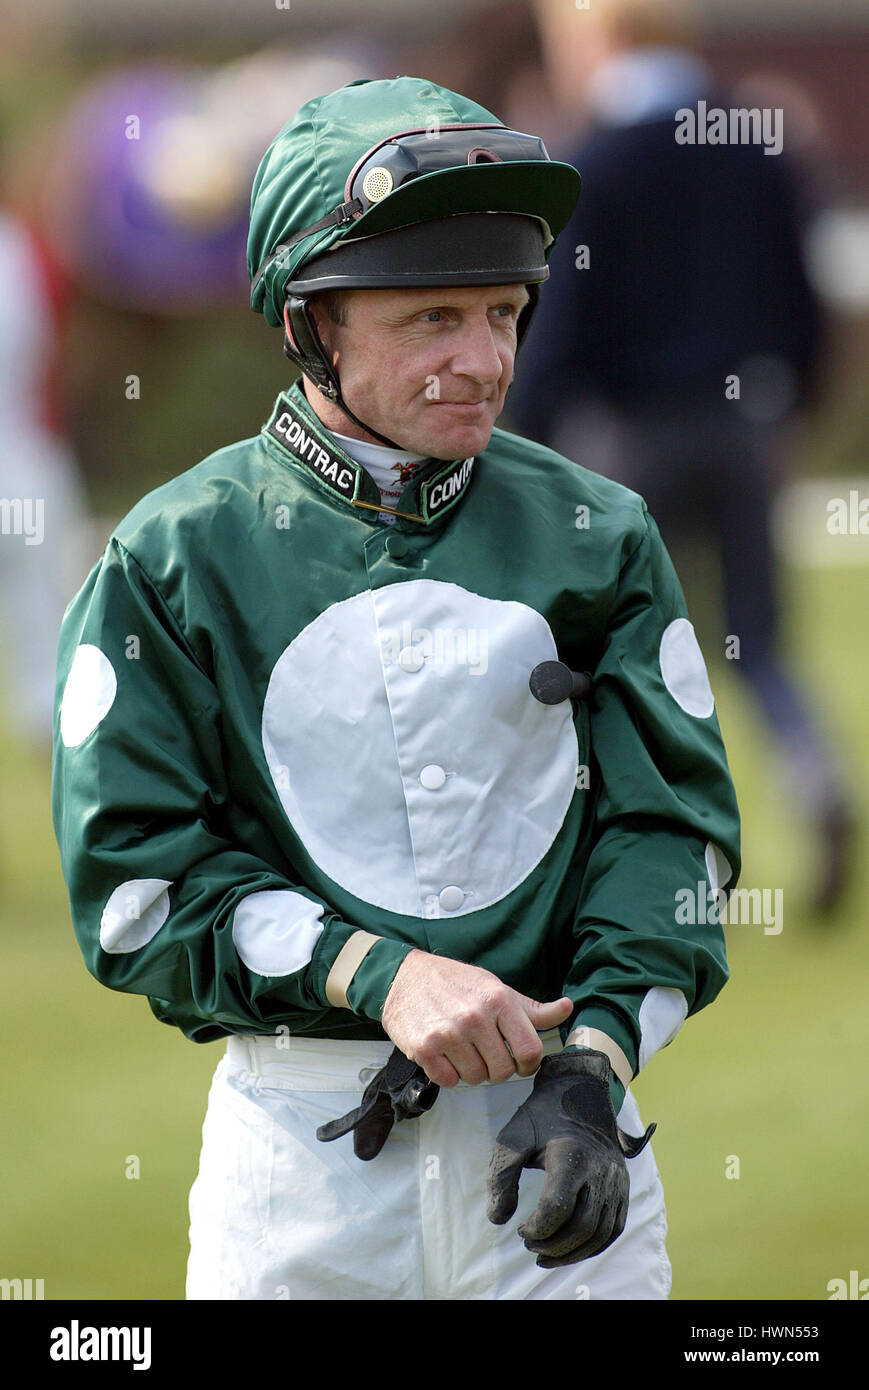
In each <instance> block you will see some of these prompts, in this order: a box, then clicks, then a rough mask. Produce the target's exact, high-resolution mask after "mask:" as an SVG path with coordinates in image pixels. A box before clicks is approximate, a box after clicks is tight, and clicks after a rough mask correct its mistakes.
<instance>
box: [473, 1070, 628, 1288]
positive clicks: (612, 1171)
mask: <svg viewBox="0 0 869 1390" xmlns="http://www.w3.org/2000/svg"><path fill="white" fill-rule="evenodd" d="M609 1073H610V1062H609V1058H608V1057H606V1056H605V1055H604V1054H603V1053H602V1052H596V1051H593V1050H588V1051H578V1052H569V1053H568V1052H564V1053H561V1054H560V1055H557V1056H553V1057H547V1058H545V1060H544V1061H543V1063H542V1065H541V1067H540V1070H539V1071H538V1073H537V1076H536V1077H535V1080H534V1089H533V1091H532V1092H531V1095H530V1096H529V1097H528V1099H527V1100H526V1101H525V1103H524V1104H523V1105H520V1106H519V1109H518V1110H517V1111H516V1114H515V1115H514V1116H513V1118H512V1120H509V1121H508V1123H507V1124H506V1125H505V1126H504V1128H503V1129H502V1130H501V1133H500V1134H499V1135H498V1138H497V1141H496V1143H495V1152H494V1155H493V1157H492V1163H491V1167H490V1168H489V1179H488V1192H489V1203H488V1210H487V1216H488V1218H489V1220H490V1221H491V1222H493V1224H494V1225H496V1226H502V1225H503V1224H504V1222H505V1221H509V1219H510V1217H511V1216H512V1215H513V1213H514V1211H515V1210H516V1205H517V1203H518V1200H519V1176H520V1174H521V1172H522V1169H523V1168H542V1169H543V1171H544V1173H545V1174H546V1176H545V1178H544V1182H543V1191H542V1192H541V1194H540V1201H539V1203H538V1205H537V1208H536V1210H535V1211H534V1213H533V1214H532V1215H531V1216H530V1217H529V1219H528V1220H527V1221H526V1222H525V1224H524V1226H520V1227H519V1235H520V1236H521V1237H522V1239H523V1240H524V1242H525V1246H526V1249H528V1250H531V1251H533V1252H534V1253H535V1254H536V1255H537V1263H538V1265H540V1266H541V1268H542V1269H555V1268H556V1267H558V1266H559V1265H567V1264H575V1263H576V1262H577V1261H578V1260H585V1259H588V1257H589V1256H590V1255H598V1254H600V1252H601V1251H602V1250H606V1248H607V1246H609V1245H612V1243H613V1241H614V1240H617V1239H618V1237H619V1236H620V1235H621V1233H622V1231H623V1230H624V1226H625V1221H626V1220H627V1214H628V1197H629V1195H630V1181H629V1179H628V1170H627V1165H626V1164H625V1156H627V1157H628V1158H636V1156H637V1154H638V1153H640V1152H641V1151H642V1150H643V1149H644V1148H645V1146H646V1144H647V1143H648V1141H649V1139H650V1138H651V1136H652V1133H653V1132H654V1129H655V1126H654V1125H649V1128H648V1129H647V1130H646V1132H645V1134H644V1135H643V1136H642V1137H641V1138H634V1137H633V1136H631V1135H627V1134H624V1133H623V1132H622V1130H621V1129H619V1126H618V1124H617V1123H616V1117H615V1115H614V1113H613V1108H612V1103H611V1101H610V1094H609Z"/></svg>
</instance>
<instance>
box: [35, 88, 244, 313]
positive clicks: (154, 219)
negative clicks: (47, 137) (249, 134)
mask: <svg viewBox="0 0 869 1390" xmlns="http://www.w3.org/2000/svg"><path fill="white" fill-rule="evenodd" d="M206 95H207V83H206V81H205V79H204V77H203V71H202V70H201V69H198V68H186V67H182V66H178V65H171V66H170V65H156V64H154V65H145V66H140V67H136V68H131V69H126V70H124V71H122V72H120V73H114V74H113V75H112V76H111V77H109V78H103V79H100V80H98V81H97V82H96V83H94V84H93V85H92V86H90V87H89V88H88V90H87V91H86V92H85V94H84V95H83V96H82V97H80V98H79V99H78V100H77V101H76V102H75V103H74V105H73V107H72V108H71V110H70V111H69V112H68V113H67V114H66V116H65V118H64V121H63V125H62V126H61V127H60V130H59V136H58V140H57V143H56V147H55V159H54V162H53V164H52V166H51V167H50V169H49V172H48V189H47V192H48V195H49V198H50V213H49V218H48V230H49V234H50V235H51V236H52V239H53V240H54V242H55V246H56V250H57V252H58V254H59V255H60V256H61V258H62V259H63V261H64V262H65V264H66V266H67V268H68V270H69V272H70V274H71V275H72V276H74V277H75V278H76V279H78V280H79V281H81V282H83V283H84V284H85V285H86V286H87V288H88V289H90V290H91V291H92V292H93V293H95V294H98V295H99V296H100V297H102V298H106V299H111V300H113V301H119V302H121V303H123V304H126V305H127V306H129V307H133V308H138V309H143V310H146V311H153V312H156V313H184V312H187V311H192V310H199V309H201V308H202V307H204V306H205V305H207V304H210V303H213V302H214V301H215V300H220V299H226V298H228V297H230V296H232V297H233V298H236V297H237V296H238V294H239V293H241V294H242V295H244V294H245V293H246V287H247V276H246V271H245V242H246V235H247V217H248V202H249V196H250V178H249V170H248V167H247V161H246V160H245V159H244V157H243V155H242V152H240V151H239V150H238V149H236V148H233V147H232V144H231V142H230V141H228V140H226V139H225V134H226V132H225V130H224V129H223V126H224V125H225V124H226V122H225V119H224V120H221V121H217V122H216V121H215V120H214V119H213V115H214V113H213V112H212V111H210V110H209V109H208V103H207V101H206V100H205V97H206Z"/></svg>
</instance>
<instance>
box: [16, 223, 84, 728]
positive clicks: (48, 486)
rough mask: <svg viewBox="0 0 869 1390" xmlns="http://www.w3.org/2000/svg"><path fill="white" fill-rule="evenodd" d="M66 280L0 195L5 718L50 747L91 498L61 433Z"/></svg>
mask: <svg viewBox="0 0 869 1390" xmlns="http://www.w3.org/2000/svg"><path fill="white" fill-rule="evenodd" d="M65 295H66V290H65V284H64V280H63V277H62V275H61V273H60V271H59V269H58V266H57V263H56V261H55V260H54V258H53V257H52V256H51V254H50V253H49V251H48V249H47V247H46V245H45V243H44V241H43V240H42V238H41V237H40V236H39V234H38V233H37V232H36V230H35V229H34V228H33V227H32V226H31V225H30V223H29V222H28V221H26V220H25V219H24V218H22V217H21V216H20V215H19V214H18V213H17V212H15V211H13V210H12V209H11V208H10V207H7V206H4V205H3V202H2V198H0V594H2V601H0V625H2V632H3V645H4V652H5V659H4V662H3V667H4V676H3V679H4V682H5V684H6V689H5V691H4V693H5V696H6V701H7V705H6V711H5V714H6V718H7V719H8V720H9V723H10V725H11V727H12V729H13V731H14V733H15V734H16V735H17V736H18V737H19V738H22V739H24V740H26V741H27V742H29V743H31V744H32V745H33V746H34V747H36V748H40V749H44V750H45V751H47V750H48V748H49V745H50V740H51V722H52V710H53V705H54V684H55V676H56V663H57V638H58V633H59V631H60V623H61V619H62V618H63V613H64V609H65V607H66V604H67V601H68V599H69V595H70V593H71V592H73V590H74V589H75V588H76V586H77V585H79V584H80V583H81V581H82V579H83V578H84V576H85V574H86V573H87V568H88V565H87V560H86V554H87V551H86V545H87V526H88V504H87V498H86V493H85V488H84V483H83V481H82V478H81V475H80V472H79V469H78V465H77V463H76V460H75V457H74V455H73V452H72V450H71V448H70V446H69V444H68V443H67V441H66V439H65V437H64V431H63V425H62V410H61V405H60V395H61V392H60V389H59V371H60V365H61V334H62V317H63V306H64V302H65Z"/></svg>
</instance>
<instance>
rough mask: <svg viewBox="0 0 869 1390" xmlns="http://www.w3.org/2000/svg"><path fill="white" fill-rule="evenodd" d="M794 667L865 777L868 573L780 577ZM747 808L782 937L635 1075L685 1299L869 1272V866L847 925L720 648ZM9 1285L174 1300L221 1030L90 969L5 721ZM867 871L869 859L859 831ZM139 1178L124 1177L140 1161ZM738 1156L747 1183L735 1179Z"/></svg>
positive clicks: (1, 763)
mask: <svg viewBox="0 0 869 1390" xmlns="http://www.w3.org/2000/svg"><path fill="white" fill-rule="evenodd" d="M789 586H790V595H789V597H790V605H791V606H790V612H791V615H792V616H791V622H790V628H789V631H790V639H791V640H790V644H791V647H792V650H793V651H794V652H796V653H799V654H800V655H799V658H798V659H797V661H796V663H795V664H796V665H797V668H798V669H799V670H800V672H801V673H802V675H803V676H804V677H805V679H806V681H807V682H808V684H809V687H810V689H811V690H812V691H813V693H814V695H815V696H816V700H817V705H818V708H819V709H820V711H821V712H822V714H823V716H824V717H825V719H826V720H827V721H828V723H829V725H830V726H831V729H834V730H835V733H836V740H837V745H838V747H839V748H840V749H841V750H842V757H843V760H844V761H845V763H846V765H847V766H848V767H849V769H851V776H852V779H853V785H854V790H855V792H856V794H857V795H858V796H860V798H861V800H862V799H863V791H862V784H861V781H860V770H861V769H865V768H867V767H869V710H867V708H866V703H865V695H864V692H865V691H866V689H867V687H869V650H867V646H869V644H867V638H866V624H865V614H866V612H867V611H869V570H856V571H855V570H849V571H848V572H844V571H841V572H837V571H832V570H830V571H824V572H820V573H818V572H812V573H808V572H806V573H798V574H791V575H790V576H789ZM710 667H711V671H712V680H713V686H714V688H715V691H716V697H717V702H718V708H719V715H720V719H721V723H722V728H723V730H724V734H725V740H726V742H727V747H728V753H729V757H730V763H731V768H732V771H733V774H734V778H735V781H736V785H737V790H738V792H739V796H740V803H741V807H742V812H743V842H744V851H745V867H744V873H743V880H742V881H743V883H744V884H745V885H746V886H752V885H758V886H768V887H776V886H780V887H782V888H783V889H784V930H783V931H782V932H781V934H780V935H778V936H772V935H770V936H767V935H765V934H764V933H763V930H762V928H760V927H750V926H745V925H734V926H732V927H731V928H730V929H729V941H730V959H731V970H732V979H731V982H730V984H729V985H728V986H727V988H726V989H725V990H724V991H723V993H722V995H721V996H720V998H719V999H718V1001H716V1003H715V1004H714V1005H713V1006H711V1007H710V1008H708V1009H707V1010H705V1011H704V1012H703V1013H702V1014H700V1015H698V1016H697V1017H696V1018H694V1019H691V1020H689V1021H688V1023H687V1024H686V1026H685V1028H684V1029H683V1031H682V1033H681V1034H680V1036H679V1038H678V1039H677V1040H676V1042H675V1043H674V1044H673V1046H671V1047H670V1048H668V1049H667V1050H666V1051H664V1052H663V1053H661V1054H660V1055H659V1056H658V1057H657V1058H655V1059H654V1061H653V1063H652V1064H651V1065H650V1067H649V1069H648V1071H647V1073H644V1074H643V1075H642V1076H641V1077H640V1078H639V1079H638V1081H637V1082H636V1084H635V1091H636V1094H637V1096H638V1099H639V1101H640V1104H641V1107H642V1110H643V1115H644V1118H645V1120H646V1122H647V1123H648V1121H649V1120H650V1119H655V1120H657V1121H658V1126H659V1127H658V1131H657V1134H656V1136H655V1141H654V1143H655V1151H656V1155H657V1160H658V1166H659V1168H660V1170H661V1174H662V1177H663V1180H664V1186H665V1190H666V1193H667V1199H668V1212H669V1221H670V1239H669V1249H670V1255H671V1259H672V1262H673V1267H674V1287H673V1297H674V1298H675V1299H685V1298H700V1299H708V1300H712V1299H742V1298H747V1299H769V1298H784V1299H803V1298H805V1299H825V1298H827V1297H828V1293H827V1283H828V1281H829V1280H830V1279H833V1278H836V1277H842V1278H845V1279H847V1277H848V1271H849V1270H851V1269H857V1270H859V1272H860V1276H861V1277H866V1276H869V1248H867V1244H869V1242H867V1231H869V1193H867V1189H866V1185H865V1183H864V1182H863V1181H862V1180H861V1179H862V1172H863V1168H864V1166H865V1164H864V1157H863V1156H864V1155H865V1153H866V1151H867V1142H869V1109H867V1106H866V1103H865V1095H866V1084H865V1076H864V1069H863V1044H864V1039H865V1017H866V1002H867V1001H866V986H865V979H866V964H865V961H866V923H867V917H869V911H867V909H869V884H867V881H866V875H865V873H864V874H863V877H862V882H861V883H859V884H858V886H857V888H856V889H855V891H854V893H853V894H852V897H851V899H850V901H849V902H848V904H847V905H846V907H845V909H844V910H843V911H842V912H841V914H840V915H839V917H838V919H837V920H836V921H835V922H834V923H826V924H825V923H820V922H818V921H815V920H813V918H812V916H811V914H810V912H809V909H808V894H809V890H810V888H811V883H812V866H813V854H814V849H813V844H812V841H811V838H810V836H809V833H808V829H807V827H806V826H805V824H804V822H803V820H802V818H801V813H800V806H799V804H795V803H794V799H793V797H785V796H784V795H783V794H782V792H781V784H780V780H779V778H780V773H781V771H782V769H781V767H780V765H779V762H778V760H777V757H776V754H775V752H774V749H773V747H772V745H771V740H770V736H769V732H768V731H767V730H766V729H764V728H763V727H762V726H761V725H760V724H759V722H758V720H757V717H756V715H755V713H754V711H753V709H752V707H751V705H750V701H749V698H748V695H747V693H746V691H745V689H744V687H743V686H742V685H741V683H740V682H739V681H738V678H737V674H736V671H735V669H734V667H735V663H726V662H723V661H722V662H721V663H720V664H717V663H716V662H715V661H714V660H710ZM0 769H2V777H0V817H2V819H0V883H2V889H3V891H2V907H0V929H2V933H3V960H4V970H3V974H2V981H0V1018H2V1029H3V1035H2V1045H3V1061H4V1065H3V1066H2V1068H0V1111H2V1114H3V1117H4V1123H3V1135H2V1138H0V1181H2V1188H3V1203H2V1208H0V1277H7V1278H13V1277H19V1278H28V1277H29V1278H43V1279H44V1280H45V1296H46V1298H48V1299H59V1298H76V1299H150V1298H154V1299H180V1298H183V1291H184V1270H185V1261H186V1254H187V1244H186V1232H187V1206H186V1203H187V1192H188V1190H189V1187H190V1184H191V1182H192V1180H193V1178H194V1176H195V1173H196V1166H197V1159H198V1152H199V1139H200V1127H201V1123H202V1119H203V1115H204V1112H205V1104H206V1097H207V1091H208V1084H209V1079H210V1076H211V1073H212V1071H213V1070H214V1067H215V1066H216V1064H217V1061H218V1060H219V1058H220V1056H221V1054H222V1044H219V1043H218V1044H210V1045H209V1046H206V1047H197V1046H195V1045H194V1044H192V1043H189V1042H187V1041H186V1039H184V1038H183V1037H182V1036H181V1034H180V1033H176V1032H175V1031H174V1030H172V1029H169V1028H166V1027H164V1026H162V1025H160V1024H159V1023H157V1022H156V1021H155V1020H154V1019H153V1017H152V1016H151V1014H150V1011H149V1009H148V1007H147V1004H146V1003H145V1002H144V1000H141V999H138V998H134V997H130V996H123V995H116V994H113V993H111V992H110V991H108V990H106V989H104V988H102V986H100V985H98V984H97V983H96V982H95V981H93V980H92V979H91V978H90V977H89V976H88V974H87V972H86V971H85V968H84V965H83V963H82V960H81V957H80V955H79V952H78V948H77V945H76V943H75V940H74V937H73V933H72V928H71V926H70V925H69V916H68V910H67V903H66V894H65V889H64V886H63V882H62V880H61V877H60V871H59V864H58V858H57V851H56V848H55V844H54V838H53V834H52V831H51V826H50V820H49V805H48V774H47V754H43V755H36V754H32V753H29V754H28V753H24V752H22V751H21V750H20V749H17V748H15V746H14V744H13V742H12V740H11V738H10V736H9V734H8V732H7V733H5V734H0ZM863 838H864V843H863V846H862V849H863V854H862V862H864V863H865V861H866V854H865V850H866V845H865V832H864V837H863ZM133 1155H135V1156H136V1157H137V1158H138V1161H139V1167H140V1176H139V1177H138V1178H128V1177H127V1176H125V1169H126V1166H127V1164H128V1160H129V1158H130V1156H133ZM733 1156H735V1157H736V1158H738V1160H739V1176H738V1177H730V1178H728V1177H727V1176H726V1170H727V1165H728V1162H730V1167H731V1171H732V1170H733V1167H734V1164H733V1162H732V1158H733Z"/></svg>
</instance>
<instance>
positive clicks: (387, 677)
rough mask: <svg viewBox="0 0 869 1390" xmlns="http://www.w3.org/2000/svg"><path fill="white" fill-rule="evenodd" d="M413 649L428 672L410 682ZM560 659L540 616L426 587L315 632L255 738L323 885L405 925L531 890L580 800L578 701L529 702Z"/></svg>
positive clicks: (304, 640)
mask: <svg viewBox="0 0 869 1390" xmlns="http://www.w3.org/2000/svg"><path fill="white" fill-rule="evenodd" d="M411 644H412V646H413V647H414V649H416V650H418V651H419V652H421V653H422V655H423V657H424V659H423V660H422V661H421V663H420V666H419V669H418V670H417V671H416V672H415V673H414V674H413V675H412V676H410V677H409V674H408V672H407V671H406V670H405V669H404V668H403V665H402V664H401V661H400V656H401V653H402V652H403V651H404V650H406V648H407V647H408V646H409V645H411ZM556 656H557V652H556V647H555V641H554V638H553V636H552V632H551V630H550V627H549V624H548V623H547V622H546V620H545V618H543V617H542V616H541V614H540V613H538V612H536V611H535V610H534V609H533V608H530V607H529V606H528V605H526V604H523V603H516V602H513V601H507V600H501V599H489V598H483V597H482V596H481V595H479V594H475V593H472V592H470V591H469V590H467V589H464V588H462V587H461V586H460V585H458V584H448V583H443V582H441V581H439V580H433V579H418V580H410V581H405V582H399V583H395V584H387V585H385V586H384V587H382V588H379V589H375V590H373V591H369V590H367V589H366V590H365V591H364V592H362V593H360V594H356V595H355V596H354V597H353V598H349V599H345V600H343V601H342V602H340V603H335V604H332V606H331V607H329V608H327V609H326V610H325V612H323V613H321V614H320V615H319V616H318V617H317V618H315V619H314V620H313V621H312V622H311V623H309V624H308V626H307V627H305V628H304V629H303V630H302V631H301V632H300V633H299V635H298V636H297V637H296V638H295V639H294V640H293V641H292V642H291V643H290V644H289V646H288V647H287V648H286V649H285V650H284V652H283V653H282V654H281V656H280V657H279V658H278V660H277V662H276V663H275V666H274V669H273V671H272V674H271V677H270V680H269V685H268V689H267V691H266V697H265V702H264V706H263V720H262V738H263V749H264V751H265V755H266V759H267V761H268V765H269V768H270V770H271V773H272V778H273V781H274V784H275V791H276V794H277V796H278V797H279V798H280V801H281V804H282V806H283V808H284V811H285V813H286V815H287V817H288V819H289V821H290V823H291V825H292V827H293V829H294V831H295V832H296V834H297V835H298V837H299V839H300V840H301V842H302V844H303V845H304V848H305V849H306V851H307V852H308V854H309V855H310V857H311V858H312V859H313V860H314V862H315V863H316V864H317V865H318V866H319V868H320V869H321V870H322V871H323V873H324V874H325V875H327V876H328V878H330V879H332V880H333V881H334V882H335V883H337V884H340V886H341V887H342V888H344V889H346V890H347V891H348V892H350V893H353V894H354V895H355V896H356V897H358V898H361V899H363V900H364V901H365V902H369V903H372V904H373V905H374V906H377V907H382V908H385V909H386V910H387V911H390V912H397V913H401V914H403V915H405V916H412V917H423V916H427V915H430V908H429V911H428V912H427V910H426V906H427V904H431V902H435V901H437V900H438V895H439V894H440V892H441V890H442V889H443V887H444V885H445V884H461V886H462V889H463V891H464V894H465V897H464V901H463V903H462V906H461V907H460V908H459V909H458V915H464V914H465V913H468V912H473V911H477V910H479V909H481V908H484V907H488V906H490V905H491V904H492V903H495V902H498V901H500V899H501V898H504V897H506V896H507V894H508V893H511V892H512V891H513V890H514V888H517V887H518V886H519V884H520V883H522V882H524V880H525V879H526V878H527V877H528V875H529V874H530V873H531V872H532V870H533V869H534V868H535V867H536V866H537V864H539V862H540V860H541V859H542V858H543V856H544V855H545V854H546V853H547V851H548V850H549V849H550V847H551V845H552V844H553V842H554V840H555V838H556V836H557V834H558V831H559V830H560V828H561V826H562V824H563V821H564V817H565V815H566V814H567V810H568V807H569V806H570V803H571V800H572V798H573V796H574V794H575V791H576V762H577V753H578V748H577V740H576V733H575V730H574V727H573V710H572V707H571V704H570V701H569V700H567V701H565V702H564V703H563V704H561V705H543V704H541V703H540V701H539V700H535V699H534V696H533V695H532V694H531V692H530V690H529V688H528V677H529V673H530V672H531V671H532V670H533V668H534V667H535V666H536V665H537V664H538V663H539V662H541V661H552V660H555V658H556ZM432 753H435V755H436V756H439V758H440V760H441V761H443V760H445V759H446V758H447V757H448V758H449V767H450V783H449V788H450V789H449V795H448V796H445V795H444V794H443V793H441V794H440V795H436V796H433V795H432V793H431V791H430V790H427V789H426V787H425V786H423V785H422V784H421V782H420V779H419V771H420V768H421V767H426V766H427V765H429V764H430V763H431V761H432ZM311 887H312V888H313V887H316V885H315V884H313V883H312V884H311ZM327 887H328V885H324V887H323V892H324V894H325V893H326V891H327ZM451 915H457V913H456V912H455V911H454V912H453V913H452V914H451Z"/></svg>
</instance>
